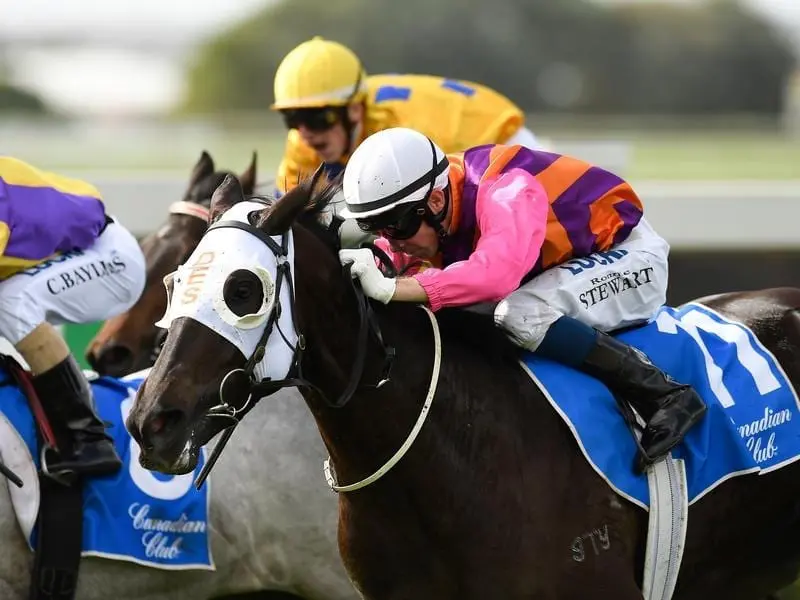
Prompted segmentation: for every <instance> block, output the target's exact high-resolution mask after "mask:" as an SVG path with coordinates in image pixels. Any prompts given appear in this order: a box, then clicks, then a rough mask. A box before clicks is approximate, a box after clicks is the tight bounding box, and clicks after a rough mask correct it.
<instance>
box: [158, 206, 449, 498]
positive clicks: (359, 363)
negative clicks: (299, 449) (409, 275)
mask: <svg viewBox="0 0 800 600" xmlns="http://www.w3.org/2000/svg"><path fill="white" fill-rule="evenodd" d="M169 212H170V214H182V215H188V216H192V217H196V218H199V219H201V220H203V221H205V222H208V217H209V212H210V211H209V210H208V209H207V208H206V207H204V206H202V205H200V204H196V203H194V202H184V201H181V202H175V203H173V204H172V205H170V207H169ZM223 227H233V228H236V229H241V230H243V231H246V232H247V233H250V234H251V235H254V236H255V237H257V238H258V239H259V240H260V241H262V242H263V243H264V244H266V246H267V247H268V248H269V249H270V250H271V251H272V253H273V254H274V255H275V258H276V262H277V274H276V281H275V300H276V301H275V305H274V307H273V309H272V312H271V314H270V315H269V317H268V319H267V323H266V326H265V328H264V333H263V334H262V335H261V338H260V339H259V341H258V344H257V345H256V349H255V351H254V352H253V354H252V356H250V358H249V359H248V361H247V363H245V366H244V368H242V369H234V370H232V371H229V372H228V373H227V374H226V375H225V377H224V378H223V380H222V383H221V384H220V388H219V398H220V403H219V404H218V405H216V406H214V407H212V408H211V409H210V410H209V412H208V414H207V416H209V417H215V418H223V419H228V420H229V421H231V424H230V425H229V426H228V427H226V428H225V431H224V432H223V434H222V436H221V437H220V440H219V442H218V443H217V444H216V446H215V447H214V450H213V451H212V452H211V455H210V456H209V457H208V460H207V461H206V464H205V465H204V467H203V470H202V471H201V472H200V474H199V475H198V476H197V479H196V480H195V487H196V488H197V489H200V487H202V485H203V483H204V482H205V480H206V479H207V478H208V475H209V474H210V472H211V469H212V468H213V467H214V465H215V464H216V462H217V460H218V459H219V457H220V455H221V454H222V451H223V450H224V448H225V445H226V444H227V443H228V441H229V440H230V438H231V437H232V436H233V432H234V429H235V428H236V426H237V425H238V424H239V422H240V421H241V420H242V419H243V418H244V417H245V415H247V413H249V412H250V411H251V410H253V408H254V407H255V405H256V404H257V403H258V401H259V400H261V399H263V398H266V397H267V396H270V395H271V394H274V393H275V392H277V391H278V390H280V389H281V388H286V387H297V388H306V389H311V390H313V391H314V392H315V393H317V394H318V395H319V396H320V397H321V398H322V400H323V401H324V402H325V403H326V404H327V405H328V406H330V407H331V408H342V407H343V406H345V405H346V404H347V403H348V402H349V401H350V400H351V399H352V397H353V395H354V394H355V392H356V390H357V389H358V387H359V384H360V381H361V379H362V377H363V375H364V368H365V366H366V359H367V346H368V343H367V342H368V336H369V334H370V333H372V335H373V336H374V337H375V338H376V339H377V341H378V343H379V344H380V346H381V349H382V351H383V355H384V362H383V367H382V369H381V374H380V377H379V379H378V381H377V383H375V384H373V386H372V387H374V388H375V389H378V388H380V387H381V386H383V385H384V384H385V383H386V382H388V381H389V374H390V371H391V366H392V362H393V361H394V358H395V355H396V353H395V349H394V348H393V347H391V346H388V345H387V344H386V343H385V342H384V339H383V334H382V332H381V329H380V326H379V324H378V322H377V319H376V317H375V313H374V312H373V310H372V306H371V305H370V303H369V299H368V298H367V296H366V295H365V294H364V292H363V290H362V289H361V286H360V284H359V283H357V280H355V279H353V278H352V277H351V275H350V268H351V266H352V265H349V264H348V265H346V266H344V267H343V268H342V274H343V276H344V277H345V278H346V279H347V281H349V282H350V285H351V286H352V289H353V293H354V295H355V297H356V300H357V302H358V313H359V335H358V342H357V354H356V358H355V363H354V364H353V370H352V372H351V375H350V379H349V381H348V384H347V387H346V388H345V390H344V391H343V392H342V393H341V395H340V396H339V398H337V399H336V400H335V401H331V400H329V399H328V397H327V395H326V394H325V393H324V392H323V391H322V390H321V389H319V388H318V387H317V386H316V385H314V384H313V383H311V382H310V381H308V380H307V379H306V378H305V377H304V376H303V372H302V357H303V351H304V350H305V348H306V342H305V337H304V336H303V335H302V333H300V332H299V330H298V328H297V322H296V321H295V315H294V311H292V327H293V328H294V331H295V333H296V334H297V340H298V341H297V345H296V346H295V347H294V348H292V351H293V357H292V366H291V368H290V372H289V375H290V376H287V377H286V378H285V379H282V380H272V379H269V378H265V379H262V380H260V381H259V380H256V379H255V376H254V372H255V369H256V366H257V365H258V364H259V363H260V362H261V361H262V360H263V359H264V356H265V353H266V346H267V341H268V340H269V338H270V336H271V335H272V331H273V329H274V328H275V324H276V323H277V321H278V319H279V318H280V316H281V312H282V306H281V300H280V296H281V289H282V287H283V285H284V280H285V282H286V286H287V287H288V288H289V298H290V301H291V303H292V305H294V286H293V283H292V273H291V264H290V262H289V259H288V258H289V257H288V244H289V234H288V232H286V233H284V234H283V235H282V236H281V242H280V244H278V243H277V242H276V241H275V240H274V239H273V238H272V237H270V236H269V235H267V234H265V233H264V232H263V231H261V230H260V229H258V228H257V227H254V226H252V225H251V224H249V223H242V222H240V221H219V222H217V223H215V224H213V225H211V226H210V227H209V228H208V229H207V230H206V233H208V231H211V230H212V229H220V228H223ZM362 246H363V247H367V248H369V249H370V250H372V253H373V255H375V256H376V257H377V258H378V260H379V261H380V262H381V264H382V265H383V267H384V271H385V273H386V274H387V276H389V277H398V276H400V275H402V272H397V270H396V269H395V267H394V265H393V264H392V261H391V259H390V258H389V256H388V255H387V254H386V253H385V252H384V251H383V250H382V249H381V248H379V247H378V246H376V245H375V244H373V243H364V244H362ZM410 266H411V265H410ZM421 308H422V309H423V310H425V312H426V314H427V315H428V318H429V319H430V322H431V326H432V328H433V340H434V360H433V371H432V374H431V382H430V385H429V387H428V393H427V395H426V397H425V402H424V403H423V406H422V410H421V411H420V414H419V416H418V417H417V421H416V423H414V426H413V428H412V429H411V432H410V433H409V435H408V437H407V438H406V440H405V442H403V444H402V445H401V446H400V448H399V449H398V450H397V452H395V453H394V454H393V455H392V457H391V458H389V460H388V461H386V463H385V464H384V465H383V466H382V467H380V468H379V469H378V470H377V471H375V472H374V473H373V474H372V475H369V476H368V477H365V478H364V479H361V480H360V481H357V482H355V483H352V484H349V485H338V484H337V483H336V480H335V477H334V473H333V469H332V466H331V463H330V457H328V458H327V459H325V461H324V463H323V471H324V474H325V480H326V482H327V483H328V485H329V486H330V488H331V489H332V490H333V491H334V492H352V491H355V490H359V489H361V488H364V487H367V486H368V485H370V484H372V483H374V482H376V481H377V480H379V479H380V478H381V477H383V476H384V475H386V473H388V472H389V471H390V470H391V469H392V467H394V466H395V465H396V464H397V463H398V462H399V461H400V459H401V458H403V456H405V454H406V453H407V452H408V450H409V449H410V448H411V446H412V445H413V443H414V441H415V440H416V438H417V435H418V434H419V432H420V431H421V430H422V426H423V424H424V423H425V420H426V419H427V417H428V414H429V412H430V407H431V404H432V403H433V398H434V396H435V395H436V387H437V384H438V381H439V371H440V368H441V358H442V343H441V336H440V333H439V326H438V324H437V322H436V317H435V316H434V315H433V313H432V312H431V311H430V309H428V308H427V307H425V306H421ZM278 333H280V335H281V337H282V338H283V340H284V342H286V344H287V345H290V344H289V342H288V340H287V339H286V336H285V335H284V334H283V332H281V330H280V327H278ZM165 337H166V336H165ZM292 372H294V373H295V374H296V375H295V376H291V374H292Z"/></svg>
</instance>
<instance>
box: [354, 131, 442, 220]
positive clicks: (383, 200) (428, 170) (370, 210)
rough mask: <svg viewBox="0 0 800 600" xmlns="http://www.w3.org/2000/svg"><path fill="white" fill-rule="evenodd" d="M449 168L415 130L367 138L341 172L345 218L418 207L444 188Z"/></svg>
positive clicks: (428, 140) (363, 216) (440, 154)
mask: <svg viewBox="0 0 800 600" xmlns="http://www.w3.org/2000/svg"><path fill="white" fill-rule="evenodd" d="M449 172H450V163H449V162H448V160H447V157H446V156H445V154H444V152H443V151H442V149H441V148H439V146H437V145H436V144H434V143H433V141H431V140H430V139H429V138H427V137H426V136H424V135H423V134H421V133H420V132H418V131H415V130H414V129H408V128H406V127H393V128H391V129H384V130H383V131H379V132H377V133H374V134H372V135H371V136H369V137H368V138H367V139H365V140H364V141H363V142H362V143H361V144H360V145H359V146H358V148H356V151H355V152H353V155H352V156H351V157H350V160H349V161H347V166H346V167H345V170H344V179H343V182H342V187H343V191H344V201H345V204H346V207H345V208H343V209H342V211H341V214H340V216H341V217H342V218H344V219H364V218H367V217H372V216H375V215H379V214H381V213H384V212H387V211H390V210H392V209H393V208H395V207H396V206H398V205H400V204H406V203H413V202H419V201H421V200H424V199H426V198H427V197H428V196H430V193H431V192H432V191H433V190H441V189H444V188H445V187H446V186H447V181H448V179H447V176H448V173H449Z"/></svg>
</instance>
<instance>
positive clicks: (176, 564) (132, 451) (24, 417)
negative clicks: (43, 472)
mask: <svg viewBox="0 0 800 600" xmlns="http://www.w3.org/2000/svg"><path fill="white" fill-rule="evenodd" d="M142 380H143V378H139V379H135V378H131V379H127V380H119V379H113V378H108V377H100V378H98V379H95V380H94V381H92V382H91V384H92V389H93V390H94V394H95V402H96V405H97V413H98V414H99V416H100V418H101V419H103V420H104V421H106V422H107V423H110V428H109V429H108V430H107V431H108V432H109V434H110V435H111V436H112V438H113V439H114V443H115V446H116V449H117V452H118V453H119V456H120V458H121V459H122V461H123V466H122V468H121V469H120V470H119V471H118V472H117V473H116V474H115V475H112V476H105V477H95V478H91V479H85V480H84V489H83V546H82V555H83V556H100V557H104V558H110V559H115V560H126V561H130V562H135V563H138V564H141V565H146V566H152V567H157V568H162V569H213V568H214V565H213V560H212V557H211V549H210V546H209V535H208V503H209V498H210V493H209V485H208V484H209V482H208V481H206V484H205V485H203V487H202V489H201V490H199V491H198V490H196V489H195V487H194V485H193V484H192V482H193V479H194V477H195V476H196V474H197V473H198V472H199V470H200V469H201V468H202V465H203V463H204V461H205V454H204V453H201V458H200V464H199V465H198V466H197V469H196V470H195V472H194V473H193V474H191V473H190V474H188V475H182V476H178V477H174V476H167V475H162V474H160V473H153V472H151V471H147V470H145V469H144V468H143V467H141V466H140V465H139V447H138V445H137V444H136V442H134V441H133V440H132V439H131V437H130V435H129V433H128V431H127V429H126V428H125V423H124V421H125V417H126V416H127V414H128V412H130V407H131V406H132V404H133V399H134V396H135V393H136V390H137V388H138V387H139V385H141V382H142ZM10 382H12V380H11V378H10V376H9V374H8V372H7V371H6V370H5V369H2V368H0V384H5V385H2V386H1V387H0V412H2V413H3V414H4V415H5V417H6V418H7V419H8V421H9V422H10V423H11V424H12V425H13V426H14V428H15V429H16V430H17V432H19V434H20V436H21V438H22V439H23V440H24V441H25V444H26V445H27V447H28V450H29V452H30V453H31V458H32V459H33V461H34V462H35V464H36V467H37V469H38V468H39V465H40V456H39V451H38V444H37V438H36V425H35V422H34V419H33V415H32V413H31V410H30V408H29V405H28V402H27V399H26V398H25V396H24V395H23V394H22V392H21V391H20V390H19V388H18V387H17V386H16V385H14V384H13V383H10ZM35 540H36V527H34V528H33V530H32V531H31V535H30V538H29V540H28V541H29V544H31V547H34V545H35Z"/></svg>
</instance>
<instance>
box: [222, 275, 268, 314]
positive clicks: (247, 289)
mask: <svg viewBox="0 0 800 600" xmlns="http://www.w3.org/2000/svg"><path fill="white" fill-rule="evenodd" d="M222 298H223V299H224V300H225V304H227V305H228V308H229V309H230V310H231V312H232V313H233V314H235V315H236V316H238V317H243V316H245V315H250V314H253V313H256V312H258V309H260V308H261V305H262V304H263V302H264V286H263V285H262V284H261V280H260V279H259V278H258V275H256V274H255V273H253V272H252V271H248V270H247V269H237V270H236V271H234V272H233V273H231V274H230V275H228V278H227V279H226V280H225V285H224V286H223V287H222Z"/></svg>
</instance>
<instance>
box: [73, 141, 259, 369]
mask: <svg viewBox="0 0 800 600" xmlns="http://www.w3.org/2000/svg"><path fill="white" fill-rule="evenodd" d="M228 174H230V171H216V170H214V160H213V159H212V158H211V155H209V154H208V152H206V151H203V153H202V154H201V155H200V158H199V159H198V161H197V163H196V164H195V166H194V167H193V168H192V173H191V176H190V178H189V185H188V187H187V188H186V193H185V194H184V196H183V199H182V200H181V201H179V202H175V203H173V204H171V205H170V210H169V216H168V217H167V221H166V223H164V224H163V225H162V226H161V227H159V228H158V229H157V230H156V231H154V232H153V233H151V234H150V235H148V236H147V237H145V238H144V239H143V240H142V242H141V246H142V252H144V256H145V262H146V263H147V281H146V283H145V288H144V292H143V293H142V296H141V297H140V298H139V300H138V301H137V302H136V305H135V306H134V307H133V308H131V309H130V310H129V311H128V312H126V313H124V314H122V315H119V316H117V317H114V318H112V319H109V320H108V321H106V322H105V323H104V324H103V327H102V328H101V329H100V331H98V332H97V335H95V337H94V339H93V340H92V341H91V342H90V344H89V346H88V348H87V349H86V360H87V362H88V363H89V364H90V365H91V367H92V368H93V369H94V370H95V371H97V372H98V373H100V374H101V375H110V376H112V377H123V376H124V375H127V374H128V373H132V372H134V371H139V370H141V369H145V368H147V367H149V366H150V365H151V364H152V361H153V358H154V357H153V348H154V347H155V346H157V343H158V339H157V338H158V336H159V333H160V330H159V329H157V328H156V326H155V325H154V323H155V322H156V321H158V319H159V318H160V317H161V315H163V314H164V310H165V309H166V307H167V302H166V296H165V295H164V284H163V283H162V280H163V279H164V276H165V275H167V273H171V272H172V271H174V270H175V269H176V268H177V266H178V265H179V264H181V263H182V262H183V261H185V260H186V258H188V256H189V255H190V254H191V253H192V251H193V250H194V249H195V247H196V246H197V243H198V242H199V241H200V238H201V237H203V234H204V233H205V231H206V228H207V227H208V207H209V205H210V204H211V195H212V194H213V193H214V190H215V189H217V187H219V185H220V184H221V183H222V181H223V180H224V179H225V176H226V175H228ZM240 181H241V183H242V189H243V191H244V193H245V194H246V195H251V194H252V193H253V192H254V190H255V187H256V154H255V153H253V158H252V160H251V162H250V166H248V167H247V169H246V170H245V171H244V173H242V175H241V177H240Z"/></svg>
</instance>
